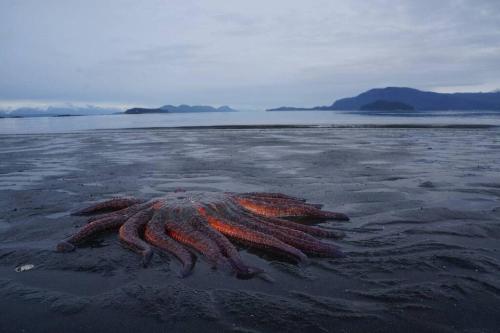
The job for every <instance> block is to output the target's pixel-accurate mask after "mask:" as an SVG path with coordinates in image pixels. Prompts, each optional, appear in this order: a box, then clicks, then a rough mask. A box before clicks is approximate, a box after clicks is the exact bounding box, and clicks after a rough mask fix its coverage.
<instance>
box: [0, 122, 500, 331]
mask: <svg viewBox="0 0 500 333" xmlns="http://www.w3.org/2000/svg"><path fill="white" fill-rule="evenodd" d="M0 143H1V146H0V332H21V331H23V332H86V331H92V332H104V331H111V330H114V331H118V330H120V331H121V332H136V331H148V332H164V331H192V332H201V331H203V332H215V331H235V332H269V331H288V332H308V331H310V332H327V331H337V332H343V331H345V332H368V331H369V332H387V331H399V332H498V330H499V328H498V327H499V324H500V316H499V313H500V312H499V311H500V310H499V309H500V279H499V273H500V251H499V250H500V199H499V197H500V163H499V162H500V130H499V129H496V128H476V129H466V128H458V129H456V128H455V129H453V128H447V129H444V128H441V129H434V128H406V129H398V128H373V129H336V128H262V129H259V128H249V129H237V130H236V129H227V128H226V129H182V130H173V129H150V130H122V131H96V132H87V133H73V134H57V135H52V134H51V135H8V136H7V135H3V136H0ZM179 187H181V188H184V189H187V190H206V191H280V192H284V193H287V194H290V195H295V196H302V197H306V198H307V199H309V200H310V201H312V202H317V203H324V204H325V208H327V209H331V210H338V211H342V212H345V213H347V214H349V215H350V216H351V218H352V220H351V222H349V223H338V222H328V223H324V224H323V226H324V227H326V228H335V229H337V230H343V231H345V232H346V234H347V237H346V238H345V239H344V240H341V241H338V242H337V243H338V244H339V245H340V246H341V247H342V248H343V249H344V250H345V251H346V253H347V257H346V258H344V259H340V260H331V259H312V262H311V264H310V265H309V266H307V267H297V266H294V265H292V264H289V263H286V262H282V261H279V260H278V259H277V258H274V257H270V256H268V255H266V254H262V253H259V252H254V251H252V250H250V249H247V248H241V254H242V256H243V257H244V259H245V260H246V261H247V262H248V263H251V264H253V265H256V266H258V267H261V268H263V269H265V270H266V271H267V272H268V273H269V275H271V276H272V277H273V279H274V280H275V281H274V282H267V281H264V280H262V279H252V280H238V279H236V278H235V277H233V276H230V275H229V274H228V273H227V272H224V271H213V270H211V269H210V268H209V267H208V265H207V264H206V263H205V262H204V261H203V260H202V259H200V260H198V261H197V264H196V267H195V270H194V274H193V275H192V276H190V277H188V278H186V279H180V278H178V277H177V272H178V270H179V265H178V263H177V262H176V261H175V260H173V259H171V258H169V257H165V256H155V258H154V260H153V263H152V265H151V267H149V268H147V269H144V268H142V267H141V265H140V258H139V257H138V256H137V255H136V254H135V253H133V252H130V251H128V250H126V249H124V248H123V247H122V246H121V245H120V244H119V242H118V240H117V236H116V234H113V233H110V234H107V235H103V236H102V237H99V238H97V239H96V240H95V241H94V242H91V243H90V244H88V246H86V247H83V248H79V249H78V250H77V251H76V252H73V253H69V254H59V253H55V252H53V249H54V246H55V244H56V243H57V242H58V240H60V239H63V238H65V237H66V236H67V235H69V234H71V233H72V232H74V231H75V230H76V228H77V227H79V226H82V225H83V224H84V221H85V219H84V218H80V217H73V216H69V215H68V213H69V212H70V211H72V210H75V209H77V208H81V207H82V206H85V205H86V204H88V203H90V202H93V201H96V200H102V199H105V198H108V197H111V196H115V195H133V196H142V197H146V198H150V197H154V196H159V195H161V193H163V192H166V191H171V190H174V189H176V188H179ZM21 264H33V265H35V268H34V269H33V270H30V271H27V272H23V273H16V272H15V271H14V269H15V268H16V267H17V266H18V265H21Z"/></svg>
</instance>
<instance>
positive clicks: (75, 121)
mask: <svg viewBox="0 0 500 333" xmlns="http://www.w3.org/2000/svg"><path fill="white" fill-rule="evenodd" d="M198 126H326V127H328V126H332V127H351V126H352V127H370V126H376V127H377V126H380V127H385V126H409V127H412V126H415V127H426V126H438V127H447V126H450V127H453V126H465V127H471V128H472V127H475V126H478V127H482V126H500V112H499V111H496V112H495V111H490V112H483V111H481V112H479V111H418V112H404V113H401V112H370V113H366V112H352V111H279V112H263V111H253V112H232V113H219V112H213V113H170V114H141V115H125V114H123V115H122V114H119V115H103V116H81V117H39V118H2V119H0V134H29V133H31V134H37V133H67V132H75V131H86V130H97V129H126V128H162V127H198Z"/></svg>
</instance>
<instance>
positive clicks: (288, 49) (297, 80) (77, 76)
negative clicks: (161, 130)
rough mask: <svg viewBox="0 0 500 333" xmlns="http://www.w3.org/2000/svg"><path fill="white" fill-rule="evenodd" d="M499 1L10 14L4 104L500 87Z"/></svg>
mask: <svg viewBox="0 0 500 333" xmlns="http://www.w3.org/2000/svg"><path fill="white" fill-rule="evenodd" d="M499 31H500V2H499V1H497V0H494V1H487V0H478V1H473V0H444V1H431V0H423V1H410V0H374V1H369V2H368V1H361V0H353V1H340V0H339V1H327V0H318V1H314V2H306V1H298V0H288V1H285V0H276V1H272V2H270V1H263V0H256V1H252V2H236V1H224V0H216V1H210V2H207V1H199V0H198V1H195V0H190V1H180V0H179V1H159V0H158V1H148V2H135V1H125V0H111V1H106V2H102V1H97V0H89V1H85V2H68V1H63V0H50V1H44V2H41V1H35V0H32V1H22V2H19V1H2V2H0V103H3V104H5V103H8V102H9V101H12V100H27V101H30V100H31V101H45V102H46V101H48V100H52V101H60V102H72V101H79V102H88V103H96V102H101V103H104V102H106V103H115V104H136V105H153V106H154V105H162V104H166V103H170V104H180V103H189V104H194V103H200V104H232V105H233V106H235V107H238V106H245V107H254V108H264V107H270V106H277V105H282V104H292V105H316V104H327V103H331V102H332V101H333V99H335V98H339V97H343V96H345V95H352V94H356V93H359V92H361V91H362V90H364V89H367V88H371V87H377V86H384V85H404V86H414V87H417V88H422V89H442V88H443V87H452V86H468V87H470V89H480V88H484V87H489V88H491V89H495V88H498V87H500V79H499V78H500V60H498V59H500V32H499Z"/></svg>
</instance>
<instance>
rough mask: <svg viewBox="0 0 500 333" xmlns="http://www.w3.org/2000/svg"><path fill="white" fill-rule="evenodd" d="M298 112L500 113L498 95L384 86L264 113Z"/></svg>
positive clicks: (495, 93) (496, 93)
mask: <svg viewBox="0 0 500 333" xmlns="http://www.w3.org/2000/svg"><path fill="white" fill-rule="evenodd" d="M297 110H353V111H394V110H398V111H399V110H406V111H408V110H427V111H437V110H469V111H473V110H499V111H500V92H488V93H482V92H479V93H449V94H447V93H436V92H431V91H421V90H418V89H413V88H403V87H387V88H377V89H371V90H368V91H366V92H364V93H362V94H359V95H358V96H356V97H348V98H342V99H339V100H337V101H335V102H334V103H333V104H332V105H329V106H316V107H312V108H297V107H288V106H282V107H279V108H274V109H268V110H266V111H297Z"/></svg>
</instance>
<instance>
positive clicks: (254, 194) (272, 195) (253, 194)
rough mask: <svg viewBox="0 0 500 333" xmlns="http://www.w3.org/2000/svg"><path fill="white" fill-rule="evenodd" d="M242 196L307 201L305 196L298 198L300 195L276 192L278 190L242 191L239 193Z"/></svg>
mask: <svg viewBox="0 0 500 333" xmlns="http://www.w3.org/2000/svg"><path fill="white" fill-rule="evenodd" d="M239 195H241V196H250V197H255V198H261V199H273V198H274V199H287V200H293V201H297V202H305V201H306V199H303V198H298V197H292V196H290V195H286V194H283V193H276V192H274V193H273V192H246V193H241V194H239Z"/></svg>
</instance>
